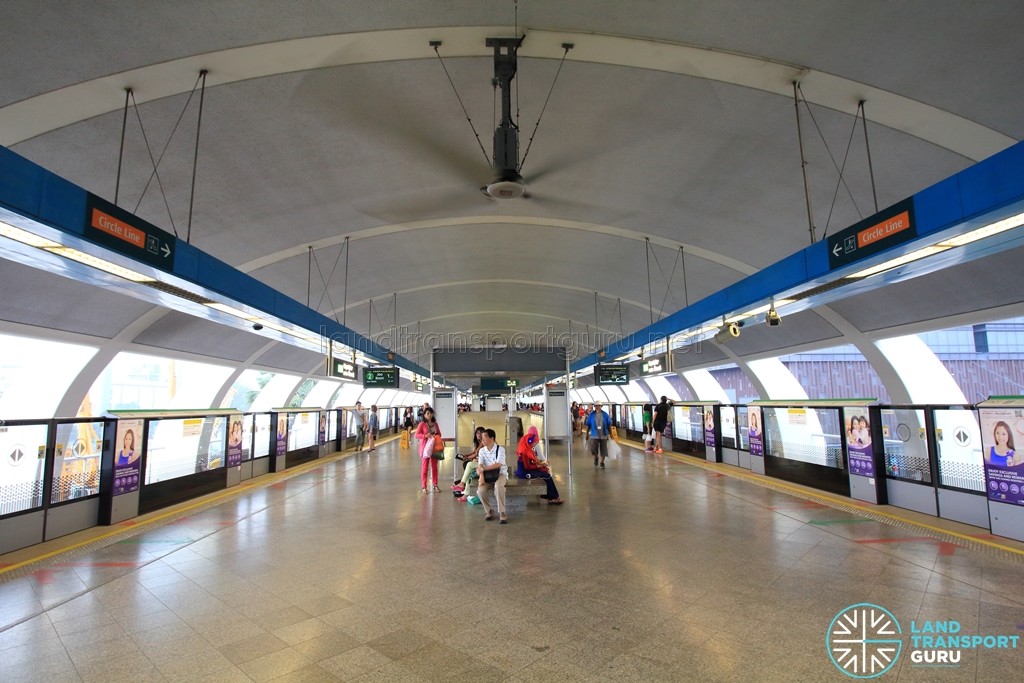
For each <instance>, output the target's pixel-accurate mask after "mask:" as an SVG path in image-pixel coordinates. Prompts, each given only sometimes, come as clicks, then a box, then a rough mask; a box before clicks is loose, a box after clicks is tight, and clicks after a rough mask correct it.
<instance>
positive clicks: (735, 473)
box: [665, 453, 1024, 557]
mask: <svg viewBox="0 0 1024 683" xmlns="http://www.w3.org/2000/svg"><path fill="white" fill-rule="evenodd" d="M665 455H668V456H670V457H671V458H672V459H673V460H676V461H677V462H681V463H684V464H686V465H694V466H696V467H702V468H705V469H708V470H711V471H713V472H718V473H719V474H722V475H724V476H728V477H735V478H738V479H744V480H746V481H749V482H751V483H755V484H759V485H762V486H764V488H769V486H768V485H770V487H777V488H780V489H784V490H786V491H792V492H793V493H794V494H799V495H800V496H806V497H810V498H813V499H816V500H823V501H827V502H828V503H832V504H838V505H843V506H845V507H849V508H852V509H854V510H863V511H864V512H867V513H870V514H872V515H879V516H880V517H886V518H888V519H891V520H894V521H897V522H902V523H904V524H910V525H911V526H916V527H919V528H922V529H928V530H930V531H933V532H935V533H938V534H943V535H946V536H953V537H954V538H959V539H962V540H964V541H969V542H971V543H980V544H982V545H987V546H989V547H992V548H995V549H997V550H1005V551H1006V552H1008V553H1013V554H1015V555H1020V556H1021V557H1024V550H1020V549H1018V548H1013V547H1011V546H1007V545H1002V544H1000V543H997V542H995V541H989V540H986V539H983V538H975V537H974V536H970V535H968V534H962V533H960V532H958V531H951V530H949V529H943V528H941V527H937V526H932V525H931V524H925V523H924V522H919V521H917V520H914V519H908V518H906V517H901V516H900V515H895V514H893V513H891V512H884V511H882V510H876V509H874V508H868V507H861V506H860V505H857V503H856V502H855V501H853V499H850V500H849V501H847V500H843V499H836V498H830V497H829V496H826V495H823V494H820V493H816V492H814V491H808V490H805V489H801V488H797V487H796V486H792V485H789V484H786V483H785V482H784V481H783V480H781V479H774V478H771V477H767V476H760V475H756V474H747V473H746V472H744V471H742V470H737V469H734V468H732V467H731V466H723V465H721V464H720V463H712V462H707V461H701V460H699V459H697V457H696V456H689V457H692V458H694V460H695V462H691V461H690V460H689V458H688V457H687V456H684V455H681V454H676V453H665ZM684 458H685V459H684Z"/></svg>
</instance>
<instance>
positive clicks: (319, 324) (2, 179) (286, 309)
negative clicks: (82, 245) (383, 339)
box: [0, 146, 430, 376]
mask: <svg viewBox="0 0 1024 683" xmlns="http://www.w3.org/2000/svg"><path fill="white" fill-rule="evenodd" d="M86 195H87V193H86V191H85V190H84V189H82V188H80V187H78V186H77V185H75V184H74V183H71V182H68V181H67V180H64V179H63V178H61V177H59V176H57V175H55V174H53V173H51V172H49V171H47V170H46V169H44V168H42V167H41V166H39V165H38V164H36V163H34V162H32V161H29V160H28V159H25V158H24V157H22V156H20V155H19V154H16V153H15V152H12V151H11V150H9V149H7V148H6V147H3V146H0V205H3V206H4V207H6V208H8V209H10V210H11V211H14V212H16V213H20V214H21V215H23V216H25V217H26V218H31V219H34V220H37V221H39V222H40V223H44V224H46V225H48V226H50V227H52V228H55V229H57V230H61V231H62V232H65V233H68V234H71V235H75V236H76V237H83V238H84V225H83V220H82V218H83V216H85V206H86ZM171 272H172V274H173V275H174V276H176V277H179V278H181V279H183V280H186V281H188V282H191V283H193V284H196V285H199V286H200V287H204V288H206V289H209V290H212V291H215V292H218V293H220V294H223V295H224V296H226V297H229V298H231V299H234V300H235V301H238V302H239V303H242V304H245V305H247V306H251V307H253V308H256V309H259V310H261V311H264V312H265V313H267V314H268V315H271V316H273V317H276V318H280V319H281V320H286V321H288V322H290V323H293V324H295V325H298V326H300V327H303V328H305V329H307V330H309V331H311V332H313V333H315V334H323V335H324V336H325V337H330V338H333V339H336V340H337V341H339V342H340V343H342V344H346V345H348V346H351V347H353V348H356V349H358V350H360V351H362V352H363V353H365V354H366V355H368V356H370V357H372V358H375V359H376V360H379V361H381V362H382V363H389V364H394V365H397V366H399V367H402V368H405V369H406V370H409V371H411V372H415V373H416V374H419V375H423V376H428V375H429V374H430V373H429V372H428V371H427V370H426V369H425V368H422V367H420V366H419V365H417V364H416V363H413V362H412V361H410V360H408V359H406V358H403V357H401V356H399V355H397V354H396V355H395V360H394V361H388V360H387V354H388V350H387V349H385V348H383V347H382V346H380V345H378V344H377V343H376V342H373V341H371V340H370V339H367V338H366V337H363V336H362V335H360V334H358V333H356V332H355V331H353V330H350V329H349V328H347V327H344V326H343V325H341V324H339V323H338V322H336V321H335V320H332V319H331V318H328V317H327V316H325V315H323V314H321V313H318V312H316V311H314V310H312V309H311V308H308V307H307V306H304V305H303V304H300V303H299V302H298V301H296V300H294V299H292V298H290V297H287V296H285V295H284V294H282V293H281V292H278V291H277V290H275V289H273V288H271V287H268V286H267V285H266V284H264V283H262V282H260V281H259V280H257V279H256V278H254V277H252V276H250V275H247V274H245V273H243V272H241V271H239V270H238V269H236V268H234V267H232V266H230V265H228V264H226V263H224V262H223V261H221V260H219V259H217V258H214V257H213V256H210V255H209V254H207V253H206V252H204V251H202V250H200V249H197V248H196V247H193V246H192V245H190V244H188V243H186V242H184V241H182V240H180V239H179V240H177V241H176V242H175V245H174V267H173V270H172V271H171ZM326 352H327V349H326V347H325V348H324V353H326Z"/></svg>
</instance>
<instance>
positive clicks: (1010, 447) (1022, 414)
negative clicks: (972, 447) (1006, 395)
mask: <svg viewBox="0 0 1024 683" xmlns="http://www.w3.org/2000/svg"><path fill="white" fill-rule="evenodd" d="M979 416H980V418H981V448H982V453H983V454H984V458H985V492H986V493H987V494H988V499H989V500H994V501H997V502H1000V503H1010V504H1012V505H1024V453H1021V452H1020V451H1018V450H1017V444H1016V442H1015V439H1021V438H1024V409H1022V408H982V409H981V410H980V411H979Z"/></svg>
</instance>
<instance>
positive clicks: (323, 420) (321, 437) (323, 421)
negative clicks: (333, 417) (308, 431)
mask: <svg viewBox="0 0 1024 683" xmlns="http://www.w3.org/2000/svg"><path fill="white" fill-rule="evenodd" d="M316 442H317V444H318V445H320V446H323V445H324V444H325V443H327V413H320V427H319V428H318V429H317V432H316Z"/></svg>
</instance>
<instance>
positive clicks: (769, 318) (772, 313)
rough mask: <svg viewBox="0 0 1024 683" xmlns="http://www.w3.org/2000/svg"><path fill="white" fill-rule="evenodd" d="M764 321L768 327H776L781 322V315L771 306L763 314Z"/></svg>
mask: <svg viewBox="0 0 1024 683" xmlns="http://www.w3.org/2000/svg"><path fill="white" fill-rule="evenodd" d="M764 321H765V322H766V323H768V326H769V327H778V326H779V325H781V324H782V316H781V315H779V312H778V311H776V310H775V309H774V308H772V309H769V311H768V312H767V313H765V314H764Z"/></svg>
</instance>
